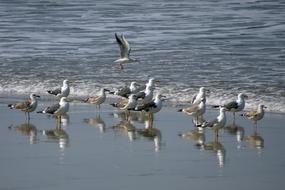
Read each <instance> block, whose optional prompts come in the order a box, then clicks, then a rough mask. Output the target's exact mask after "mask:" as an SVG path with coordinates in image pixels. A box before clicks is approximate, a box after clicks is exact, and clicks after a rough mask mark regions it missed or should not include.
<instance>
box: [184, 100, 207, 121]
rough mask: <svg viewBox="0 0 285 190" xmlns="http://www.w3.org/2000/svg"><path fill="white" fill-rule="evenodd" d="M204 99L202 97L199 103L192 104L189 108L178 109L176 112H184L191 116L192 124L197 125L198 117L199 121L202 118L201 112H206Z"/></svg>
mask: <svg viewBox="0 0 285 190" xmlns="http://www.w3.org/2000/svg"><path fill="white" fill-rule="evenodd" d="M205 102H206V101H204V99H203V98H202V99H201V100H200V103H199V104H193V105H192V106H190V107H189V108H184V109H179V110H178V112H184V113H186V114H188V115H191V116H193V117H194V118H193V120H194V124H195V125H196V126H198V125H199V117H200V121H202V120H203V114H204V113H205V112H206V104H205Z"/></svg>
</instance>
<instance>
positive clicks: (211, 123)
mask: <svg viewBox="0 0 285 190" xmlns="http://www.w3.org/2000/svg"><path fill="white" fill-rule="evenodd" d="M216 123H218V119H217V118H216V119H213V120H212V121H208V122H205V123H203V125H202V127H213V126H214V125H215V124H216Z"/></svg>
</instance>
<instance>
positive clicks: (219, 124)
mask: <svg viewBox="0 0 285 190" xmlns="http://www.w3.org/2000/svg"><path fill="white" fill-rule="evenodd" d="M225 112H226V108H225V107H223V106H220V114H219V115H218V117H217V118H216V119H214V120H212V121H209V122H207V121H206V122H204V123H203V124H202V125H201V127H203V128H204V127H209V128H212V129H213V130H214V132H215V137H216V139H218V137H219V130H220V129H221V128H223V127H224V126H225V124H226V113H225Z"/></svg>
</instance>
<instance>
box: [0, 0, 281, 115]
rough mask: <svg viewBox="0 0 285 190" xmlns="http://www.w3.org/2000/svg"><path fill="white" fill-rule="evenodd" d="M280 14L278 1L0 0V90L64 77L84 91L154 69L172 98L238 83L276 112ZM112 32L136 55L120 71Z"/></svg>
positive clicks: (227, 90)
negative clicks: (136, 60) (125, 40)
mask: <svg viewBox="0 0 285 190" xmlns="http://www.w3.org/2000/svg"><path fill="white" fill-rule="evenodd" d="M284 18H285V2H284V1H283V0H276V1H262V0H261V1H257V0H221V1H215V0H205V1H200V0H187V1H183V0H177V1H170V0H158V1H150V0H145V1H143V2H141V1H138V0H134V1H132V0H125V1H115V0H110V1H103V0H100V1H99V0H97V1H94V0H57V1H56V0H13V1H10V0H1V1H0V76H1V77H0V95H1V96H8V95H9V96H10V95H23V96H26V95H28V94H29V93H31V92H37V93H40V94H45V90H46V89H47V88H53V87H58V86H59V85H60V84H61V82H62V80H63V79H70V80H75V81H76V84H75V85H74V86H72V96H86V95H88V94H93V93H96V92H98V89H99V88H101V87H105V88H116V87H119V86H122V85H125V84H128V83H130V82H131V81H138V82H140V83H144V82H146V81H147V80H148V78H150V77H154V78H156V79H158V80H159V81H160V84H159V85H158V86H157V89H158V91H161V92H163V93H164V94H165V95H167V96H168V97H169V101H170V102H171V103H174V104H178V103H179V104H181V103H182V104H184V103H187V102H189V100H191V98H192V96H193V94H194V93H196V92H197V91H198V89H199V87H201V86H205V87H206V88H208V89H209V90H210V91H211V93H210V94H209V100H208V102H209V104H217V103H222V102H223V101H226V100H229V99H234V98H235V97H236V96H237V94H238V93H239V92H244V93H246V94H248V95H249V97H250V98H249V100H248V101H247V107H255V106H256V104H258V103H264V104H265V105H266V106H267V107H268V110H269V111H273V112H285V91H284V89H285V63H284V60H285V55H284V52H285V22H284ZM115 32H117V33H119V34H124V35H125V36H126V38H127V39H128V41H129V43H130V44H131V47H132V52H131V56H132V57H133V58H135V59H138V60H139V61H138V62H136V63H129V64H126V65H125V67H124V70H119V69H118V67H117V65H116V64H115V63H114V60H116V59H117V58H118V45H117V44H116V41H115V38H114V33H115Z"/></svg>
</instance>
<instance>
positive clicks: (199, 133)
mask: <svg viewBox="0 0 285 190" xmlns="http://www.w3.org/2000/svg"><path fill="white" fill-rule="evenodd" d="M204 131H205V130H204V128H201V127H197V128H195V129H193V130H191V131H189V132H185V133H182V134H179V136H181V137H182V138H183V139H187V140H191V141H193V142H195V143H196V144H195V145H196V146H197V147H198V148H199V149H204V143H205V140H206V137H205V132H204Z"/></svg>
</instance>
